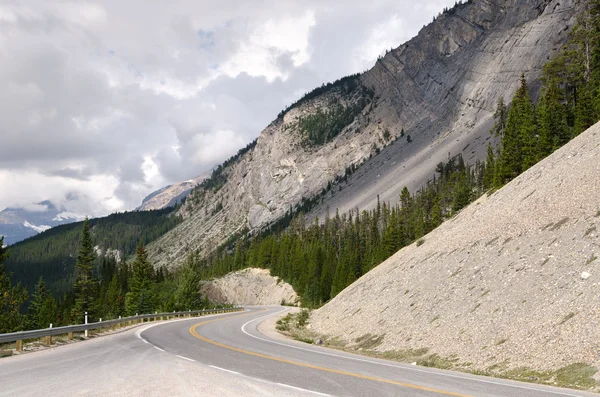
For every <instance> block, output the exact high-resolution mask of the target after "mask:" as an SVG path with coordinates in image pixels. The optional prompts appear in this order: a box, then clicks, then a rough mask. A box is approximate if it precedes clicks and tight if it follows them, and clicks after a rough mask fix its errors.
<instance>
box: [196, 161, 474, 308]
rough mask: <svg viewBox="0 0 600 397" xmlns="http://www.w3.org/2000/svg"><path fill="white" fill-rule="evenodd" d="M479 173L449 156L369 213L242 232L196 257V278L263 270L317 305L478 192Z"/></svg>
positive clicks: (302, 218)
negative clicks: (427, 177) (421, 181)
mask: <svg viewBox="0 0 600 397" xmlns="http://www.w3.org/2000/svg"><path fill="white" fill-rule="evenodd" d="M484 173H485V164H484V163H481V162H477V163H476V164H475V165H473V166H467V165H466V164H465V162H464V161H463V158H462V156H460V155H459V156H456V157H454V158H450V159H449V160H448V161H447V162H442V163H440V164H438V166H437V168H436V173H435V175H434V177H433V179H432V180H431V181H429V182H428V183H427V185H426V186H424V187H422V188H421V189H419V190H418V191H417V192H416V193H414V194H410V192H409V191H408V189H407V188H404V189H403V190H402V193H401V195H400V202H399V203H398V204H396V205H390V204H389V203H385V202H383V203H381V202H379V201H378V205H377V207H376V208H375V209H373V210H371V211H362V212H361V211H358V210H353V211H349V212H348V213H347V214H339V213H338V212H336V214H335V215H334V216H333V217H331V216H329V215H327V216H326V217H325V219H324V222H320V221H319V219H318V218H317V219H315V220H314V222H313V223H311V224H309V225H307V224H306V223H305V222H306V221H305V216H304V215H303V214H300V215H299V216H297V217H296V218H295V219H294V220H292V222H291V224H290V225H289V227H288V228H287V229H285V230H283V231H279V232H267V233H263V234H259V235H257V236H246V237H242V238H239V239H238V240H237V242H236V243H235V245H234V247H233V248H230V247H227V246H223V247H221V248H220V249H219V250H217V251H216V252H215V253H214V254H213V255H211V256H209V257H208V258H204V259H199V268H200V272H201V276H202V278H203V279H208V278H211V277H219V276H222V275H225V274H227V273H229V272H231V271H234V270H239V269H242V268H245V267H260V268H267V269H270V271H271V275H273V276H278V277H280V278H282V279H283V280H285V281H287V282H289V283H290V284H291V285H292V286H293V287H294V289H295V290H296V291H297V292H299V294H300V295H301V296H302V303H303V305H305V306H311V307H314V306H319V305H321V304H323V303H324V302H326V301H328V300H329V299H331V298H333V297H334V296H335V295H337V294H338V293H339V292H340V291H341V290H343V289H344V288H345V287H346V286H348V285H349V284H350V283H352V282H353V281H354V280H356V279H358V278H359V277H360V276H362V275H363V274H365V273H366V272H368V271H369V270H371V269H372V268H373V267H375V266H376V265H378V264H379V263H381V262H383V261H384V260H385V259H387V258H388V257H389V256H391V255H392V254H393V253H395V252H396V251H398V250H399V249H400V248H402V247H404V246H406V245H408V244H410V243H412V242H413V241H415V240H418V239H419V238H421V237H422V236H424V235H425V234H427V233H429V232H430V231H431V230H433V229H434V228H436V227H437V226H438V225H440V224H441V223H442V221H443V220H444V219H445V218H448V217H450V216H453V215H454V214H455V213H457V212H458V211H460V210H461V209H462V208H463V207H465V206H466V205H468V204H469V203H470V202H471V201H473V200H474V199H476V198H477V197H479V196H480V195H481V194H482V193H483V192H484V190H483V175H484Z"/></svg>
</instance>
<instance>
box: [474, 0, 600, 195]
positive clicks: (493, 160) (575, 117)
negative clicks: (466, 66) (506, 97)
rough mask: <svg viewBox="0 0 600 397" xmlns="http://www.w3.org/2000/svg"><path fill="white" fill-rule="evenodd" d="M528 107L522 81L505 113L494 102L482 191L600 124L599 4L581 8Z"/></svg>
mask: <svg viewBox="0 0 600 397" xmlns="http://www.w3.org/2000/svg"><path fill="white" fill-rule="evenodd" d="M541 81H542V88H541V91H540V94H539V99H538V101H537V103H535V104H534V102H533V100H532V98H531V96H530V93H529V88H528V86H527V81H526V80H525V76H522V77H521V82H520V86H519V88H518V90H517V92H516V94H515V95H514V97H513V98H512V101H511V103H510V106H509V107H507V106H506V104H505V103H504V101H503V98H500V99H499V101H498V105H497V108H496V112H495V113H494V118H495V121H496V122H495V124H494V128H493V130H492V132H493V133H494V134H495V135H496V136H500V137H501V145H500V146H498V147H497V148H496V150H494V149H493V148H492V147H491V145H490V146H489V147H488V154H487V160H486V163H487V164H488V165H489V167H488V174H487V175H486V176H485V178H484V179H485V183H484V185H485V187H486V188H494V189H497V188H499V187H501V186H503V185H504V184H506V183H508V182H509V181H511V180H512V179H514V178H515V177H516V176H518V175H519V174H520V173H522V172H523V171H525V170H527V169H528V168H530V167H531V166H532V165H534V164H535V163H537V162H538V161H540V160H541V159H543V158H545V157H547V156H548V155H550V154H551V153H552V152H554V151H555V150H556V149H558V148H560V147H561V146H563V145H564V144H565V143H567V142H568V141H569V140H571V139H572V138H574V137H576V136H577V135H579V134H580V133H581V132H583V131H585V130H586V129H588V128H589V127H590V126H592V125H593V124H594V123H595V122H596V121H598V119H599V118H600V0H590V1H586V2H584V3H582V11H581V12H580V13H579V15H578V18H577V23H576V24H575V25H574V26H573V29H572V30H571V33H570V36H569V39H568V41H567V43H566V44H565V45H564V46H563V47H562V48H561V50H560V51H559V53H558V54H557V55H556V56H555V57H554V58H553V59H552V60H551V61H549V62H548V63H546V65H545V66H544V69H543V72H542V76H541Z"/></svg>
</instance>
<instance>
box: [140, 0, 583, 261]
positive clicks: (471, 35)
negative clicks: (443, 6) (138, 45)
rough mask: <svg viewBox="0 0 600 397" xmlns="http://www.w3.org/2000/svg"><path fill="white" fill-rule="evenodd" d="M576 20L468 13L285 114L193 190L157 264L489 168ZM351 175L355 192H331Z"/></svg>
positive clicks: (546, 0)
mask: <svg viewBox="0 0 600 397" xmlns="http://www.w3.org/2000/svg"><path fill="white" fill-rule="evenodd" d="M576 11H577V9H576V6H575V3H574V2H572V1H566V2H563V1H561V2H559V1H557V0H553V1H550V0H534V1H524V0H513V1H509V2H505V1H499V0H486V1H483V0H482V1H472V2H467V3H464V4H457V5H456V6H455V7H454V8H452V9H451V10H447V11H446V12H444V13H443V14H441V15H440V16H439V17H438V18H436V19H435V21H433V22H432V23H431V24H429V25H427V26H426V27H424V28H423V29H422V30H421V31H420V32H419V34H418V35H417V36H416V37H415V38H413V39H412V40H410V41H409V42H407V43H405V44H403V45H401V46H400V47H398V48H396V49H393V50H392V51H389V52H388V53H387V54H386V55H385V56H383V57H381V59H380V60H378V61H377V62H376V64H375V65H374V67H373V68H372V69H370V70H369V71H367V72H365V73H363V74H359V75H353V76H348V77H346V78H343V79H340V80H338V81H336V82H334V83H331V84H328V85H324V86H323V87H319V88H317V89H315V90H314V91H313V92H311V93H309V94H307V95H306V96H305V97H304V98H302V99H301V100H299V101H297V102H296V103H294V104H293V105H292V106H290V107H289V108H288V109H286V110H284V111H283V112H281V113H280V115H279V116H278V117H277V119H276V120H274V121H273V122H272V123H271V124H270V125H268V126H267V127H266V128H265V130H263V132H262V133H261V135H260V136H259V138H258V140H257V141H256V142H253V143H252V144H250V145H249V146H248V147H247V148H245V149H243V150H241V151H240V153H238V155H236V156H234V157H233V158H232V159H230V160H228V161H227V162H226V163H224V164H223V166H221V167H219V168H218V169H216V170H215V171H214V173H213V175H212V176H211V177H210V178H208V179H207V180H206V181H205V182H204V183H202V184H201V186H199V187H198V188H197V189H195V190H194V191H193V192H192V193H191V195H190V196H189V198H188V200H187V201H186V203H185V205H184V206H183V207H182V208H181V210H180V214H181V215H182V216H183V217H184V221H183V222H182V223H181V224H180V225H178V226H177V227H176V228H175V229H173V230H172V231H170V232H169V233H167V234H165V235H164V236H162V237H161V238H160V239H159V240H158V241H156V242H153V243H152V244H150V245H149V246H148V252H149V257H150V259H151V260H152V261H153V262H154V263H155V264H156V265H157V266H177V265H178V264H180V263H182V262H183V261H184V260H185V258H186V256H187V254H188V253H190V252H196V251H198V252H200V255H201V256H206V255H207V254H209V253H210V252H211V251H212V250H213V249H215V248H216V247H219V246H220V245H221V244H222V243H223V242H225V241H226V240H227V239H228V238H229V237H230V236H231V235H232V234H234V233H238V234H243V233H245V232H246V231H253V232H256V231H258V230H260V229H262V228H264V227H268V226H269V225H272V224H274V223H276V222H277V221H278V220H279V219H281V218H282V217H285V216H286V214H289V212H290V210H291V211H295V210H296V209H298V208H299V207H302V206H303V205H304V204H305V203H306V202H307V201H309V200H314V199H315V197H317V196H318V197H319V200H318V202H315V203H313V207H314V208H312V210H311V213H310V214H309V216H308V217H309V219H314V218H315V217H319V218H320V219H321V220H323V219H324V218H325V214H326V212H327V208H330V209H331V210H334V209H336V208H337V209H339V211H340V213H348V212H349V211H350V210H354V209H355V208H357V207H358V209H359V211H362V210H370V209H372V208H374V207H375V206H376V204H377V196H378V195H379V197H380V201H382V202H389V203H390V205H395V204H396V203H397V202H398V200H399V197H400V193H401V191H402V189H403V187H405V186H406V187H408V189H409V190H410V191H413V192H414V191H416V190H418V189H419V188H420V187H421V186H422V185H423V184H425V183H426V182H427V181H428V179H429V178H431V175H432V170H434V169H435V167H436V165H437V164H438V163H439V162H442V161H447V160H448V158H449V157H450V158H452V157H455V156H456V155H458V154H462V157H463V159H464V161H465V162H466V163H468V164H471V165H474V164H475V162H476V161H477V160H478V159H481V160H483V159H484V158H485V157H486V154H487V144H488V142H496V141H497V140H499V139H500V137H498V138H494V137H491V136H490V135H489V133H488V132H489V129H490V128H491V126H492V125H493V122H494V121H493V114H494V112H495V107H496V104H497V102H498V99H499V98H504V99H505V100H507V99H508V98H510V97H511V96H512V95H513V94H514V93H515V92H516V90H517V89H518V87H519V78H520V76H521V75H523V74H524V75H525V79H526V81H527V82H528V83H529V89H530V91H531V93H530V95H531V96H532V97H533V98H534V99H535V98H537V96H538V92H539V89H540V86H541V80H539V78H540V75H541V71H542V68H543V65H544V64H545V63H546V62H547V60H548V59H549V58H550V59H551V58H552V57H553V56H554V55H556V53H557V52H558V50H559V49H560V48H561V46H562V45H563V44H564V43H565V42H566V40H567V38H568V31H569V29H570V27H571V26H573V24H574V23H575V14H576ZM557 26H560V29H558V28H557ZM339 178H343V179H344V180H345V183H344V184H338V186H337V187H336V190H331V189H332V188H331V186H332V185H333V183H334V182H335V181H336V180H339ZM315 206H316V207H315ZM307 209H308V208H307Z"/></svg>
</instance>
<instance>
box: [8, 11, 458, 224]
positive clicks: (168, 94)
mask: <svg viewBox="0 0 600 397" xmlns="http://www.w3.org/2000/svg"><path fill="white" fill-rule="evenodd" d="M452 4H454V0H422V1H419V2H414V1H409V0H371V1H364V0H361V1H349V0H326V1H323V0H301V1H285V0H273V1H270V0H256V1H242V0H240V1H233V0H231V1H230V0H222V1H208V0H174V1H169V2H167V1H148V0H127V1H123V0H106V1H102V2H84V1H68V0H37V1H34V0H13V1H11V0H8V1H3V2H2V3H0V87H2V90H0V210H1V209H3V208H4V207H8V206H11V207H21V208H29V207H31V208H33V205H34V203H36V202H39V201H42V200H46V199H48V200H51V201H52V202H54V203H55V204H57V205H62V206H64V207H65V209H66V210H68V211H71V212H75V213H79V214H86V215H90V216H98V215H104V214H107V213H109V212H113V211H116V210H127V209H132V208H134V207H136V206H137V205H139V203H140V201H141V199H142V198H143V197H144V196H145V195H147V194H148V193H150V192H152V191H153V190H155V189H157V188H159V187H162V186H164V185H166V184H169V183H172V182H176V181H180V180H185V179H189V178H192V177H194V176H197V175H199V174H200V173H202V172H203V171H205V170H208V169H210V168H212V167H213V166H214V165H215V164H217V163H219V162H221V161H223V160H224V159H226V158H227V157H229V156H231V155H232V154H234V153H235V152H236V151H237V150H238V149H239V148H241V147H243V146H245V145H246V144H247V143H248V142H250V141H251V140H253V139H254V138H255V137H257V136H258V134H259V133H260V131H261V130H262V128H264V127H265V126H266V125H267V124H268V123H269V122H270V121H271V120H272V119H274V118H275V116H276V115H277V113H279V111H280V110H281V109H283V108H284V107H285V106H286V105H288V104H290V103H291V102H293V101H295V100H296V99H298V98H299V97H300V96H301V95H302V94H303V93H305V92H307V91H310V90H311V89H312V88H314V87H315V86H318V85H320V84H322V83H324V82H328V81H332V80H335V79H337V78H340V77H342V76H344V75H348V74H351V73H356V72H361V71H364V70H366V69H368V68H370V67H371V66H372V65H373V64H374V62H375V60H376V59H377V56H378V55H380V54H382V53H384V52H385V50H386V49H389V48H392V47H397V46H399V45H400V44H401V43H403V42H404V41H406V40H408V39H410V38H411V37H412V36H414V35H416V33H417V32H418V30H419V29H420V28H421V27H422V26H423V25H424V24H426V23H428V22H429V21H431V19H432V17H433V15H436V14H437V13H438V12H439V11H440V10H441V9H443V7H445V6H449V5H452Z"/></svg>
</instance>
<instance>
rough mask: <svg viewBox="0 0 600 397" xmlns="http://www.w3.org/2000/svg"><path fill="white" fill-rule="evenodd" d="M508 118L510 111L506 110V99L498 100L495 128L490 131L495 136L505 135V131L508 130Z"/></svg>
mask: <svg viewBox="0 0 600 397" xmlns="http://www.w3.org/2000/svg"><path fill="white" fill-rule="evenodd" d="M507 116H508V111H507V109H506V105H505V104H504V98H503V97H500V98H498V104H497V105H496V111H495V112H494V120H495V122H494V126H493V127H492V130H491V131H490V133H491V134H493V135H494V136H496V137H498V136H502V135H504V130H505V129H506V118H507Z"/></svg>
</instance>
